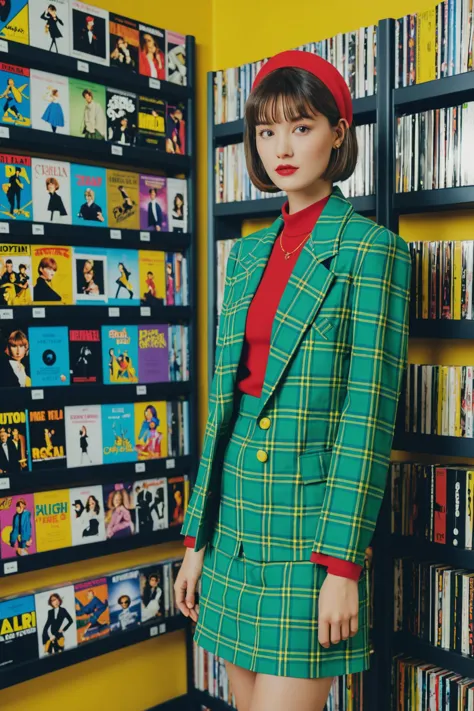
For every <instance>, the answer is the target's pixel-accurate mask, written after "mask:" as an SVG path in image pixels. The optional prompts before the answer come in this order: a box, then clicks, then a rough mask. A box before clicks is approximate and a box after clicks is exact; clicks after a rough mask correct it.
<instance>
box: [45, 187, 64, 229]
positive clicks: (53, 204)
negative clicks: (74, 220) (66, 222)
mask: <svg viewBox="0 0 474 711" xmlns="http://www.w3.org/2000/svg"><path fill="white" fill-rule="evenodd" d="M46 190H47V192H48V194H49V200H48V207H47V209H48V211H49V212H50V213H51V216H50V220H51V222H53V221H55V218H54V213H55V212H57V213H58V215H59V217H58V219H60V218H61V217H65V216H66V215H67V210H66V208H65V207H64V203H63V199H62V197H61V196H60V195H59V194H58V190H59V181H58V180H57V179H56V178H54V177H49V178H46Z"/></svg>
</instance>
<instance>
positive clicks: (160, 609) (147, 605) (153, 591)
mask: <svg viewBox="0 0 474 711" xmlns="http://www.w3.org/2000/svg"><path fill="white" fill-rule="evenodd" d="M140 594H141V612H142V618H141V619H142V624H144V623H146V622H156V621H157V620H160V619H163V618H164V616H165V607H164V576H163V564H162V563H156V564H155V565H149V566H147V567H145V568H141V569H140Z"/></svg>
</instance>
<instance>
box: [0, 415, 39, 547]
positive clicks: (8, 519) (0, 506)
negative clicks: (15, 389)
mask: <svg viewBox="0 0 474 711" xmlns="http://www.w3.org/2000/svg"><path fill="white" fill-rule="evenodd" d="M0 434H1V429H0ZM1 439H2V438H1V436H0V449H1V448H2V444H1ZM0 456H1V453H0ZM33 510H34V502H33V494H20V495H17V496H5V497H3V498H0V531H1V533H0V555H1V558H2V560H7V559H9V558H16V557H17V556H25V555H31V554H32V553H36V537H35V523H34V520H33Z"/></svg>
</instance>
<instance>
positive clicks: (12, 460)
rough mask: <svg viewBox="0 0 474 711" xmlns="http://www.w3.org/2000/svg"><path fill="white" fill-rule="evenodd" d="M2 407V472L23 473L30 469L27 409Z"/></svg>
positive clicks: (6, 405) (3, 404)
mask: <svg viewBox="0 0 474 711" xmlns="http://www.w3.org/2000/svg"><path fill="white" fill-rule="evenodd" d="M7 407H8V404H7V403H6V402H4V403H2V406H1V409H0V473H2V474H21V472H23V471H25V470H27V469H28V433H27V420H26V412H25V410H7V409H6V408H7Z"/></svg>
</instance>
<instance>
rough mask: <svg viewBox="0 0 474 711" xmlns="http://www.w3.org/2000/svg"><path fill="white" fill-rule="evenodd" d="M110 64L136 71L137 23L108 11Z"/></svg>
mask: <svg viewBox="0 0 474 711" xmlns="http://www.w3.org/2000/svg"><path fill="white" fill-rule="evenodd" d="M109 32H110V66H111V67H118V68H119V69H123V70H125V71H129V72H138V44H139V41H138V23H137V22H135V20H131V19H130V18H128V17H122V16H120V15H115V14H114V13H110V15H109Z"/></svg>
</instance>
